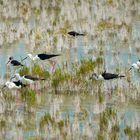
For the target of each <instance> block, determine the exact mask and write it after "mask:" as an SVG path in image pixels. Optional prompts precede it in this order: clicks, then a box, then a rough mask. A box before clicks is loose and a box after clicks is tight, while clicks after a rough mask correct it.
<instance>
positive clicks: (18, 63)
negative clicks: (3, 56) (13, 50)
mask: <svg viewBox="0 0 140 140" xmlns="http://www.w3.org/2000/svg"><path fill="white" fill-rule="evenodd" d="M11 64H12V65H13V66H23V65H22V64H21V63H20V62H18V61H17V60H12V61H11Z"/></svg>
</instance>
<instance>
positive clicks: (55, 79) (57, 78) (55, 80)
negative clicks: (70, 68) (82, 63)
mask: <svg viewBox="0 0 140 140" xmlns="http://www.w3.org/2000/svg"><path fill="white" fill-rule="evenodd" d="M70 78H71V76H70V74H69V73H66V72H64V71H62V69H61V68H58V69H56V71H55V72H54V73H53V76H52V82H51V85H52V87H53V88H54V89H55V91H56V90H57V88H58V86H61V85H62V84H63V83H64V82H66V81H68V80H70Z"/></svg>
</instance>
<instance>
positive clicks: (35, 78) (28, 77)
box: [24, 75, 39, 81]
mask: <svg viewBox="0 0 140 140" xmlns="http://www.w3.org/2000/svg"><path fill="white" fill-rule="evenodd" d="M24 77H25V78H26V79H30V80H33V81H36V80H39V78H38V77H33V76H31V75H25V76H24Z"/></svg>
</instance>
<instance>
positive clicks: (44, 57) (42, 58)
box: [38, 53, 59, 60]
mask: <svg viewBox="0 0 140 140" xmlns="http://www.w3.org/2000/svg"><path fill="white" fill-rule="evenodd" d="M56 56H59V54H44V53H42V54H38V57H39V58H40V59H41V60H45V59H50V58H52V57H56Z"/></svg>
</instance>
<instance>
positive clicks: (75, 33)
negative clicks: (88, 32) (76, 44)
mask: <svg viewBox="0 0 140 140" xmlns="http://www.w3.org/2000/svg"><path fill="white" fill-rule="evenodd" d="M68 34H69V35H71V36H74V37H75V36H85V34H80V33H77V32H75V31H70V32H68Z"/></svg>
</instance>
